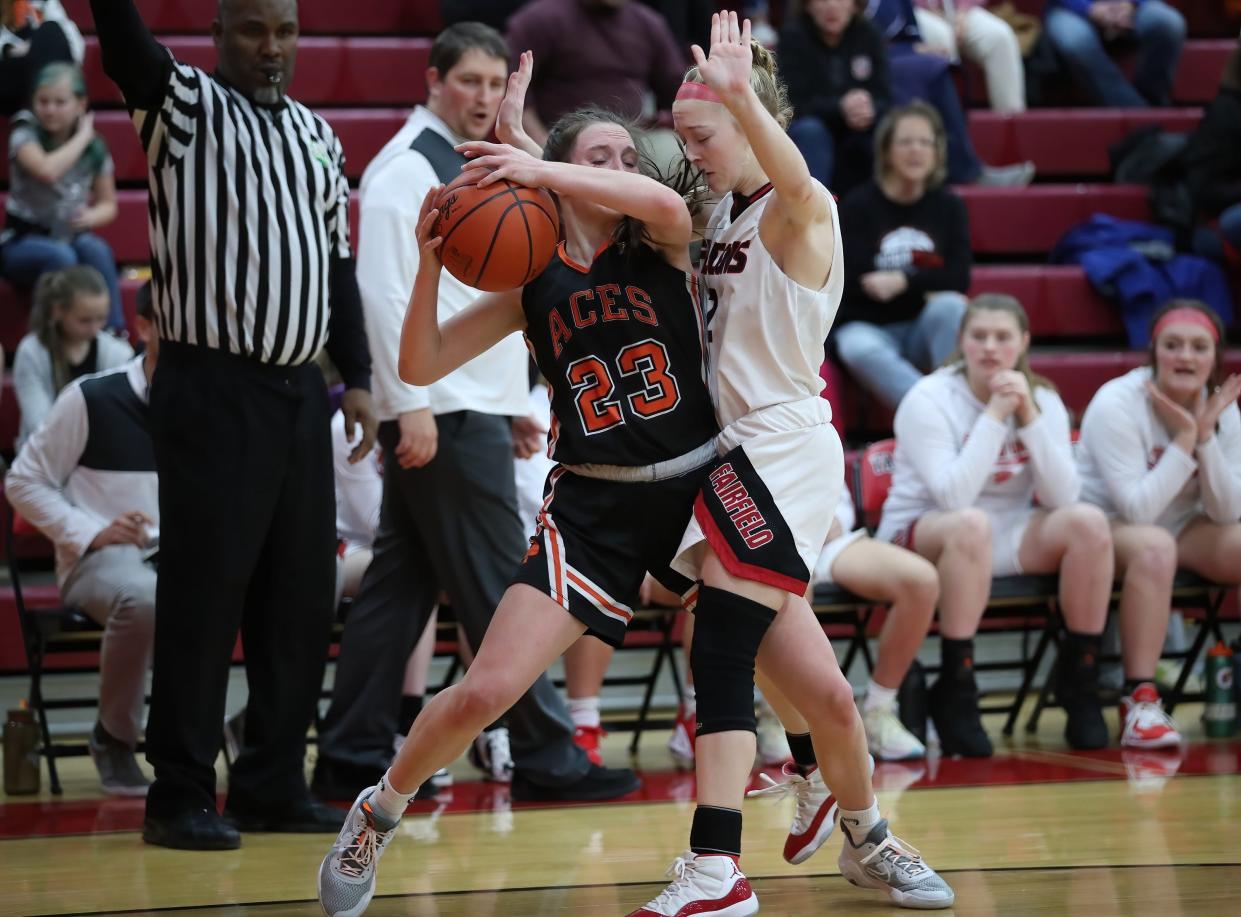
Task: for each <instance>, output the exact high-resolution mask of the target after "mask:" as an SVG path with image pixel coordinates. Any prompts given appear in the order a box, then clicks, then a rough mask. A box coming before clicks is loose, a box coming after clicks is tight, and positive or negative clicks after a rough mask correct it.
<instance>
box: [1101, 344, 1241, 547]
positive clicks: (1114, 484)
mask: <svg viewBox="0 0 1241 917" xmlns="http://www.w3.org/2000/svg"><path fill="white" fill-rule="evenodd" d="M1150 378H1151V371H1150V367H1147V366H1141V367H1138V368H1137V369H1134V370H1131V371H1130V372H1128V373H1125V375H1123V376H1121V377H1120V378H1118V379H1113V380H1112V381H1111V382H1108V383H1106V384H1105V385H1103V386H1102V387H1100V389H1099V391H1097V392H1096V393H1095V396H1094V398H1093V399H1091V402H1090V406H1089V407H1087V408H1086V414H1085V416H1084V417H1083V418H1082V436H1081V443H1080V444H1079V445H1078V450H1077V458H1078V463H1079V467H1080V470H1081V477H1082V499H1084V500H1088V501H1089V502H1091V503H1094V504H1096V505H1097V506H1099V507H1101V508H1102V509H1103V511H1104V512H1106V513H1107V514H1108V515H1109V516H1111V517H1113V518H1117V519H1120V520H1122V521H1124V522H1132V523H1149V524H1154V525H1158V526H1161V527H1162V528H1165V529H1167V530H1168V531H1169V532H1171V533H1172V534H1173V535H1177V534H1180V531H1181V529H1183V528H1184V527H1185V526H1186V525H1187V524H1188V523H1189V521H1190V520H1192V519H1193V518H1194V517H1195V516H1200V515H1204V516H1207V517H1208V518H1210V519H1211V520H1212V521H1213V522H1218V523H1221V524H1225V523H1229V522H1237V521H1238V519H1241V410H1238V408H1237V406H1236V405H1235V404H1231V405H1229V406H1228V407H1227V408H1226V409H1225V410H1224V412H1223V414H1221V415H1220V418H1219V424H1218V426H1217V428H1216V433H1215V435H1214V436H1212V437H1211V438H1210V439H1208V440H1207V441H1206V442H1205V443H1202V444H1201V445H1199V446H1198V447H1197V448H1196V449H1194V454H1193V455H1189V454H1188V453H1186V452H1184V451H1183V450H1182V449H1181V448H1180V447H1179V446H1173V445H1171V443H1172V437H1171V436H1169V435H1168V430H1167V428H1166V427H1165V426H1164V425H1163V422H1162V421H1160V419H1159V418H1158V416H1157V415H1156V414H1155V410H1154V408H1153V407H1152V406H1151V401H1150V396H1149V395H1148V394H1147V392H1146V383H1147V382H1148V381H1150Z"/></svg>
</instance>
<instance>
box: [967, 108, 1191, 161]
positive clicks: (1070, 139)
mask: <svg viewBox="0 0 1241 917" xmlns="http://www.w3.org/2000/svg"><path fill="white" fill-rule="evenodd" d="M1201 117H1202V109H1201V108H1145V109H1144V108H1035V109H1031V110H1030V111H1028V112H1025V113H1024V114H1022V115H1020V116H1015V115H1002V114H998V113H997V112H993V111H989V110H985V109H974V110H972V111H971V112H970V113H969V125H970V138H971V139H972V140H973V141H974V147H975V148H976V149H977V150H978V155H979V157H980V158H981V159H982V160H983V162H990V163H1009V162H1021V161H1023V160H1027V159H1028V160H1030V161H1032V162H1033V163H1034V165H1035V166H1036V167H1037V168H1038V175H1039V177H1040V178H1046V177H1047V176H1050V175H1075V176H1086V175H1107V174H1108V173H1109V172H1110V171H1111V163H1110V162H1109V161H1108V155H1107V150H1108V147H1109V146H1110V145H1111V144H1113V143H1116V142H1117V141H1118V140H1120V139H1121V138H1122V137H1124V136H1125V135H1126V134H1128V133H1129V132H1130V131H1133V130H1134V129H1136V128H1138V127H1142V126H1144V125H1147V124H1158V125H1159V126H1160V127H1162V128H1163V129H1164V130H1168V131H1183V132H1185V133H1189V132H1191V131H1193V129H1194V128H1195V127H1197V126H1198V121H1199V119H1201Z"/></svg>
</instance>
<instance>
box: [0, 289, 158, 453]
mask: <svg viewBox="0 0 1241 917" xmlns="http://www.w3.org/2000/svg"><path fill="white" fill-rule="evenodd" d="M107 318H108V287H107V284H106V283H105V282H104V279H103V278H102V277H101V276H99V272H98V271H96V270H95V269H94V268H92V267H87V266H85V265H74V266H73V267H67V268H65V269H64V270H60V271H52V272H51V273H47V274H44V275H43V276H42V277H40V278H39V282H38V284H36V286H35V292H34V308H33V309H31V312H30V333H29V334H27V335H26V336H25V337H24V338H22V340H21V343H19V344H18V345H17V353H16V354H15V356H14V357H13V387H14V389H16V391H17V405H18V407H19V408H20V409H21V414H22V417H21V427H20V429H19V431H18V437H17V448H19V449H20V448H21V447H22V444H23V443H24V442H25V441H26V440H27V439H28V438H29V437H30V434H32V433H33V432H34V431H35V430H37V429H38V428H39V425H40V424H42V423H43V418H44V417H46V416H47V412H48V411H50V410H51V409H52V402H54V401H55V400H56V395H57V393H58V392H59V391H60V390H61V389H62V388H64V387H65V386H66V385H68V384H69V383H70V382H72V381H73V380H74V379H77V378H79V377H80V376H88V375H90V374H91V373H97V372H103V371H104V370H106V369H112V368H113V367H116V366H120V365H121V364H122V363H124V362H126V361H127V360H129V359H130V358H131V357H132V356H133V355H134V352H133V349H132V348H131V347H130V346H129V344H128V343H126V342H125V341H123V340H121V339H119V338H115V337H113V336H112V335H110V334H108V333H106V332H105V331H104V330H103V326H104V323H105V322H106V321H107Z"/></svg>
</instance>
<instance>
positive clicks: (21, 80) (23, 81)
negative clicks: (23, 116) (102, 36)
mask: <svg viewBox="0 0 1241 917" xmlns="http://www.w3.org/2000/svg"><path fill="white" fill-rule="evenodd" d="M85 55H86V42H85V41H83V40H82V33H81V32H79V31H78V27H77V26H76V25H74V24H73V20H72V19H70V18H69V15H68V14H67V13H66V12H65V9H64V7H63V6H61V5H60V0H0V115H4V116H8V115H11V114H13V112H15V111H17V110H18V109H21V108H25V107H26V105H27V103H28V102H29V101H30V94H31V92H32V91H33V86H34V78H35V76H36V75H37V74H38V73H39V71H41V70H42V69H43V68H44V67H46V66H47V65H48V64H53V63H56V62H58V61H64V62H67V63H76V64H78V65H79V66H81V64H82V59H83V58H84V57H85Z"/></svg>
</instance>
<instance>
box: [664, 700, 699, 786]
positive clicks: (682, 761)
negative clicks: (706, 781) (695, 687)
mask: <svg viewBox="0 0 1241 917" xmlns="http://www.w3.org/2000/svg"><path fill="white" fill-rule="evenodd" d="M697 729H698V717H697V715H696V714H695V711H693V710H687V709H686V706H685V704H681V705H680V706H679V707H677V721H676V723H674V724H673V726H672V735H671V736H669V737H668V751H670V752H672V757H673V759H674V760H675V761H676V763H677V767H679V768H681V769H683V770H693V767H694V733H695V732H696V731H697Z"/></svg>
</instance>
